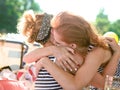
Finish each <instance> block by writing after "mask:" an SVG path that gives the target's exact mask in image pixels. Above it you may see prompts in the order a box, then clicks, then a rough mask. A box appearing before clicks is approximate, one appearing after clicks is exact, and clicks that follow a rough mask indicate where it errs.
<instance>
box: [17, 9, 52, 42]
mask: <svg viewBox="0 0 120 90" xmlns="http://www.w3.org/2000/svg"><path fill="white" fill-rule="evenodd" d="M45 15H46V13H40V14H35V13H34V12H33V10H28V11H25V12H24V13H23V15H22V17H21V18H20V19H19V20H18V24H17V30H18V32H19V33H21V34H23V35H24V36H25V37H26V39H27V42H29V43H33V42H35V41H37V42H39V43H42V44H43V43H45V41H47V39H48V37H49V34H48V35H47V38H46V37H44V38H45V39H43V40H41V39H40V38H41V37H39V39H40V40H36V39H37V36H38V34H39V33H41V32H43V31H42V30H41V27H42V25H43V23H45V22H43V21H44V17H45ZM50 20H51V18H49V21H50ZM49 24H50V22H49ZM40 30H41V31H40ZM44 30H45V29H44ZM44 32H45V33H46V31H44ZM45 33H44V34H45Z"/></svg>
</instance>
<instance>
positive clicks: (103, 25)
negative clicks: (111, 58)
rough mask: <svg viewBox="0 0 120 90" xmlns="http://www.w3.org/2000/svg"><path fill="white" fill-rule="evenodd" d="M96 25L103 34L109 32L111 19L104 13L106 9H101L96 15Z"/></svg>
mask: <svg viewBox="0 0 120 90" xmlns="http://www.w3.org/2000/svg"><path fill="white" fill-rule="evenodd" d="M96 27H97V29H98V32H100V33H101V34H103V33H105V32H107V31H108V29H109V27H110V21H109V20H108V16H107V15H105V14H104V9H101V10H100V12H99V14H98V15H97V17H96Z"/></svg>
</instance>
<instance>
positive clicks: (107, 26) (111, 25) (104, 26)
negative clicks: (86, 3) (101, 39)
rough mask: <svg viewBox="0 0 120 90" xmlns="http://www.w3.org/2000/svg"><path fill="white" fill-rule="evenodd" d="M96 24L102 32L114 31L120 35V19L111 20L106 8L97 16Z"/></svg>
mask: <svg viewBox="0 0 120 90" xmlns="http://www.w3.org/2000/svg"><path fill="white" fill-rule="evenodd" d="M95 26H96V27H97V30H98V32H99V33H101V34H104V33H106V32H109V31H112V32H115V33H116V34H117V35H118V36H119V37H120V20H117V21H115V22H110V21H109V19H108V15H105V14H104V9H101V10H100V12H99V14H98V15H97V16H96V21H95Z"/></svg>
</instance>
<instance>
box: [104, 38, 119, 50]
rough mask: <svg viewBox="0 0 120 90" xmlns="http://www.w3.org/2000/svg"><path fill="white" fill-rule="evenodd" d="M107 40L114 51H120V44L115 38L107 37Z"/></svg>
mask: <svg viewBox="0 0 120 90" xmlns="http://www.w3.org/2000/svg"><path fill="white" fill-rule="evenodd" d="M106 42H107V43H108V44H109V45H110V47H111V48H112V50H113V51H114V52H120V46H119V45H118V43H117V42H116V41H115V39H114V38H110V37H106Z"/></svg>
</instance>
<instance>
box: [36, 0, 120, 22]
mask: <svg viewBox="0 0 120 90" xmlns="http://www.w3.org/2000/svg"><path fill="white" fill-rule="evenodd" d="M35 1H36V2H38V4H39V5H40V8H41V9H42V10H43V11H44V12H47V13H49V14H57V13H59V12H60V11H70V12H73V13H75V14H77V15H80V16H82V17H84V18H85V19H87V20H88V21H94V20H95V18H96V15H97V14H98V13H99V11H100V9H102V8H104V9H105V14H106V15H108V18H109V20H110V21H115V20H117V19H120V0H35Z"/></svg>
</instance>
